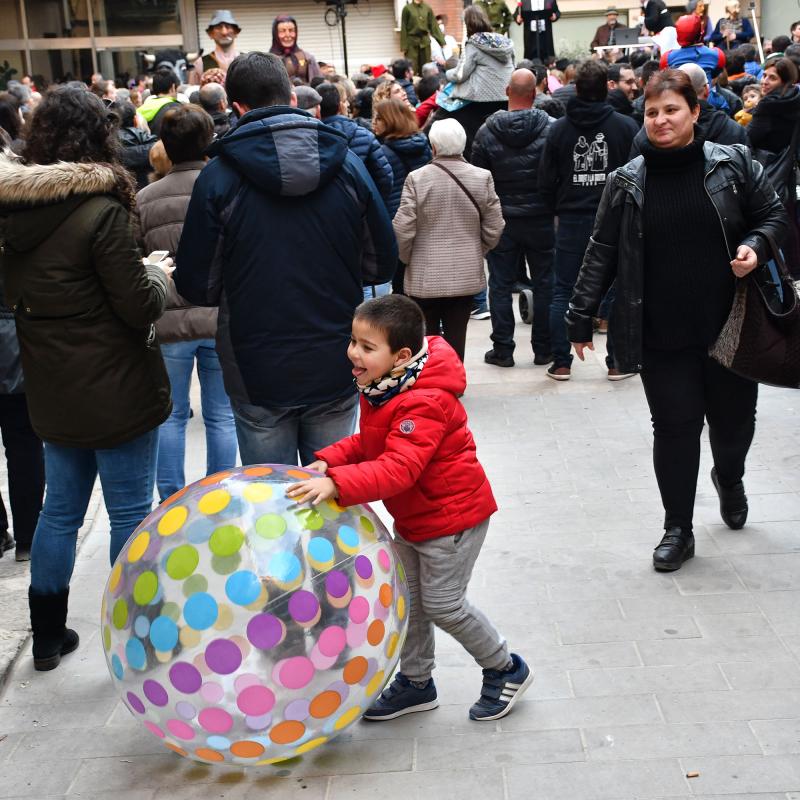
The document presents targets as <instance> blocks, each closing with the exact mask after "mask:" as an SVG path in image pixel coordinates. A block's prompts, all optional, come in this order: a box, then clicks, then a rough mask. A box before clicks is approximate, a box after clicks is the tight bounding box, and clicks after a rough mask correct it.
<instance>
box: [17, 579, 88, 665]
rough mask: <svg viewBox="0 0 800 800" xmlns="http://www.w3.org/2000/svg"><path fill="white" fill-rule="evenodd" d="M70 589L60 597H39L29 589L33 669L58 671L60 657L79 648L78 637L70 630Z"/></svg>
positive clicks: (46, 595)
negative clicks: (68, 603)
mask: <svg viewBox="0 0 800 800" xmlns="http://www.w3.org/2000/svg"><path fill="white" fill-rule="evenodd" d="M68 600H69V589H64V591H63V592H59V593H58V594H37V593H36V592H34V591H33V589H28V604H29V605H30V608H31V627H32V628H33V666H34V668H35V669H37V670H39V671H40V672H43V671H45V670H48V669H55V668H56V667H57V666H58V664H59V662H60V661H61V656H65V655H66V654H67V653H71V652H72V651H73V650H75V648H76V647H77V646H78V641H79V640H78V634H77V633H75V631H73V630H70V629H69V628H68V627H67V624H66V623H67V602H68Z"/></svg>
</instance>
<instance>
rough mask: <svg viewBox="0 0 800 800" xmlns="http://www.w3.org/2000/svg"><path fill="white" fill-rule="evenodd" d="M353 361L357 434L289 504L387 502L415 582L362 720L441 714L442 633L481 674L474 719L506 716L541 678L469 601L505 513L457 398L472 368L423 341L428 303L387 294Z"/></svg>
mask: <svg viewBox="0 0 800 800" xmlns="http://www.w3.org/2000/svg"><path fill="white" fill-rule="evenodd" d="M347 355H348V357H349V358H350V361H351V362H352V364H353V375H354V376H355V382H356V387H357V389H358V391H359V392H360V393H361V422H360V432H359V433H357V434H356V435H354V436H350V437H348V438H347V439H343V440H342V441H340V442H337V443H336V444H334V445H331V446H330V447H326V448H325V449H323V450H320V451H319V452H317V453H316V454H315V455H316V456H317V458H318V459H319V460H318V461H315V462H314V463H313V464H309V465H308V468H309V469H313V470H316V471H318V472H323V473H326V475H327V477H324V478H310V479H308V480H305V481H301V482H300V483H296V484H293V485H292V486H290V487H289V488H288V490H287V494H288V496H289V497H293V498H302V500H301V502H311V503H312V504H313V505H317V504H318V503H320V502H322V501H323V500H327V499H329V498H336V499H337V500H338V502H339V503H341V504H342V505H344V506H351V505H356V504H358V503H366V502H370V501H374V500H383V502H384V504H385V506H386V509H387V510H388V511H389V513H390V514H391V515H392V517H393V518H394V522H395V531H396V534H397V535H396V536H395V545H396V547H397V551H398V553H399V555H400V558H401V560H402V562H403V566H404V567H405V571H406V574H407V576H408V587H409V591H410V594H411V610H410V614H409V622H408V635H407V637H406V640H405V643H404V644H403V649H402V652H401V654H400V669H401V671H400V672H398V673H397V675H396V676H395V678H394V680H393V681H392V683H391V684H390V685H389V686H387V687H386V688H385V689H384V690H383V693H382V694H381V696H380V697H379V698H378V699H377V700H376V701H375V703H374V704H373V705H372V707H371V708H369V709H368V710H367V712H366V714H364V718H365V719H371V720H387V719H394V718H395V717H399V716H402V715H403V714H409V713H411V712H413V711H428V710H429V709H432V708H436V706H438V705H439V701H438V700H437V697H436V687H435V685H434V683H433V679H432V678H431V671H432V670H433V667H434V627H433V626H434V625H438V626H439V627H440V628H442V630H445V631H447V633H449V634H450V635H451V636H453V637H454V638H455V639H457V640H458V641H459V642H461V644H462V645H463V646H464V648H465V649H466V650H467V652H469V653H470V655H472V656H473V657H474V658H475V660H476V661H477V662H478V664H480V665H481V666H482V667H483V688H482V690H481V696H480V698H479V699H478V700H477V702H476V703H475V704H474V705H473V706H472V708H470V711H469V716H470V719H473V720H494V719H499V718H500V717H504V716H505V715H506V714H508V712H509V711H511V708H512V707H513V706H514V703H515V702H516V701H517V699H518V698H519V697H520V695H522V693H523V692H524V691H525V690H526V689H527V688H528V686H529V685H530V684H531V682H532V681H533V672H532V671H531V670H530V668H529V667H528V665H527V664H526V663H525V661H524V660H523V659H522V658H520V656H518V655H516V654H515V653H509V651H508V647H507V645H506V641H505V639H504V638H503V637H502V636H501V635H500V634H499V633H498V632H497V630H496V629H495V628H494V626H493V625H492V623H491V622H489V620H488V619H487V618H486V617H485V616H484V615H483V614H482V613H481V611H479V610H478V609H477V608H475V607H474V606H473V605H471V604H470V602H469V601H468V600H467V598H466V591H467V584H468V583H469V579H470V575H471V574H472V568H473V566H474V564H475V560H476V559H477V557H478V553H479V552H480V549H481V545H482V544H483V540H484V538H485V537H486V531H487V529H488V527H489V517H490V516H491V514H493V513H494V512H495V511H496V510H497V505H496V503H495V500H494V496H493V495H492V489H491V487H490V486H489V481H488V480H487V478H486V474H485V473H484V471H483V467H481V465H480V463H479V462H478V459H477V456H476V453H475V442H474V441H473V439H472V434H471V433H470V431H469V428H468V427H467V415H466V412H465V411H464V407H463V406H462V405H461V402H460V401H459V399H458V398H459V397H460V396H461V394H462V393H463V392H464V389H465V388H466V374H465V372H464V366H463V364H462V363H461V361H460V360H459V358H458V356H457V355H456V354H455V351H454V350H453V349H452V348H451V347H450V345H448V344H447V342H445V341H444V339H442V338H440V337H439V336H431V337H428V338H427V339H426V337H425V320H424V318H423V316H422V312H421V311H420V309H419V306H417V304H416V303H415V302H414V301H413V300H410V299H409V298H407V297H404V296H403V295H396V294H395V295H387V296H386V297H378V298H376V299H374V300H369V301H367V302H366V303H363V304H362V305H360V306H359V307H358V308H357V309H356V313H355V318H354V319H353V332H352V336H351V337H350V346H349V347H348V349H347Z"/></svg>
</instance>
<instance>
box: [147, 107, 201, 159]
mask: <svg viewBox="0 0 800 800" xmlns="http://www.w3.org/2000/svg"><path fill="white" fill-rule="evenodd" d="M160 134H161V142H162V143H163V145H164V149H165V150H166V151H167V155H168V156H169V160H170V161H171V162H172V163H173V164H180V163H182V162H184V161H200V160H201V159H202V158H203V157H204V156H205V152H206V149H207V148H208V146H209V145H210V144H211V140H212V139H213V138H214V121H213V120H212V119H211V116H210V114H209V113H208V112H207V111H205V110H203V109H202V108H200V106H195V105H192V104H191V103H188V104H187V105H182V106H178V107H177V108H170V109H169V110H168V111H167V112H165V114H164V118H163V119H162V120H161V129H160Z"/></svg>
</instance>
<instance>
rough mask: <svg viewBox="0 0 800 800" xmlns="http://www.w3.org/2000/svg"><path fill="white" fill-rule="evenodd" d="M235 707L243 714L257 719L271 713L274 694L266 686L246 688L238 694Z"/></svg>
mask: <svg viewBox="0 0 800 800" xmlns="http://www.w3.org/2000/svg"><path fill="white" fill-rule="evenodd" d="M236 705H237V706H238V707H239V710H240V711H241V712H242V713H243V714H249V715H250V716H254V717H258V716H261V715H262V714H266V713H267V712H268V711H272V708H273V707H274V705H275V694H274V693H273V692H272V690H271V689H268V688H267V687H266V686H248V687H247V688H246V689H243V690H242V691H241V692H240V693H239V696H238V697H237V698H236Z"/></svg>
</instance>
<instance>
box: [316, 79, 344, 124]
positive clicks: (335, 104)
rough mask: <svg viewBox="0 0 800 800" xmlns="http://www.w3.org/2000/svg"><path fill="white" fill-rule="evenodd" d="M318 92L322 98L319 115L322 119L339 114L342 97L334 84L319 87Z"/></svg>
mask: <svg viewBox="0 0 800 800" xmlns="http://www.w3.org/2000/svg"><path fill="white" fill-rule="evenodd" d="M317 91H318V92H319V96H320V97H321V98H322V102H321V103H320V104H319V115H320V117H322V119H327V118H328V117H333V116H335V115H336V114H338V113H339V106H340V105H341V104H342V95H341V94H340V92H339V90H338V89H337V88H336V86H334V85H333V84H332V83H328V82H327V81H325V82H323V83H320V84H318V85H317Z"/></svg>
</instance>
